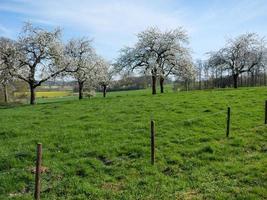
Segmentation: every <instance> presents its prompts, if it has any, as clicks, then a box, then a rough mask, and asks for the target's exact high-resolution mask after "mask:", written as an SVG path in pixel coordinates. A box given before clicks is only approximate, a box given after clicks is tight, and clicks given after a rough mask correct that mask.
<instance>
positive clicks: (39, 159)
mask: <svg viewBox="0 0 267 200" xmlns="http://www.w3.org/2000/svg"><path fill="white" fill-rule="evenodd" d="M41 165H42V144H41V143H38V144H37V158H36V169H35V192H34V198H35V199H36V200H40V190H41Z"/></svg>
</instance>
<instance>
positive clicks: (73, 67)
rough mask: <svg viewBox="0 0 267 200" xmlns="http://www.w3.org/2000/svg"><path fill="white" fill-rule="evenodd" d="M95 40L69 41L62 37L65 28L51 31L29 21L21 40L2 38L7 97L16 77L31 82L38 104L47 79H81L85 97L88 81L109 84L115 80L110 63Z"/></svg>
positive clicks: (0, 71)
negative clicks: (38, 91)
mask: <svg viewBox="0 0 267 200" xmlns="http://www.w3.org/2000/svg"><path fill="white" fill-rule="evenodd" d="M91 43H92V41H90V40H88V39H86V38H81V39H72V40H70V41H69V42H68V43H67V44H64V43H63V42H62V40H61V30H60V29H55V30H53V31H48V30H45V29H42V28H40V27H34V26H32V24H30V23H27V24H25V26H24V27H23V29H22V32H21V34H20V35H19V37H18V39H17V40H11V39H8V38H3V37H1V38H0V81H1V85H2V86H3V91H4V96H5V100H6V101H8V96H7V95H8V92H7V85H8V84H9V83H10V82H11V81H13V80H14V79H19V80H22V81H25V82H26V83H27V84H28V85H29V90H30V103H31V104H35V90H36V88H37V87H38V86H41V85H42V83H44V82H45V81H47V80H49V79H52V78H56V77H58V76H69V77H72V78H74V79H75V80H77V82H78V85H79V99H82V98H83V87H84V84H85V82H89V83H90V84H91V85H92V86H97V85H101V86H103V92H104V96H105V95H106V87H107V85H108V82H109V80H110V79H111V73H110V64H109V63H108V62H107V61H105V60H104V59H103V58H102V57H100V56H99V55H97V53H96V52H95V50H94V48H93V47H92V44H91Z"/></svg>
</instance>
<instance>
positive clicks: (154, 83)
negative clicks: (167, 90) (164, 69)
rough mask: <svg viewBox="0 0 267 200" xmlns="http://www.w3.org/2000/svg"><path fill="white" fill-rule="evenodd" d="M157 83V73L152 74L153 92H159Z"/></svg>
mask: <svg viewBox="0 0 267 200" xmlns="http://www.w3.org/2000/svg"><path fill="white" fill-rule="evenodd" d="M156 84H157V77H156V75H152V94H157V90H156V87H157V85H156Z"/></svg>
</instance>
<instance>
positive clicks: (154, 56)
mask: <svg viewBox="0 0 267 200" xmlns="http://www.w3.org/2000/svg"><path fill="white" fill-rule="evenodd" d="M137 37H138V42H137V43H136V44H135V46H134V47H132V48H130V47H126V48H124V49H122V50H121V55H120V57H119V58H118V60H117V62H116V64H115V66H116V68H117V69H119V70H122V69H123V68H126V69H127V70H129V71H133V70H137V71H138V72H142V73H144V74H150V75H151V79H152V94H156V81H157V77H158V76H159V77H160V85H161V92H163V84H164V79H165V78H166V77H167V76H168V75H169V74H171V73H173V72H174V71H177V70H178V69H179V68H181V66H183V67H185V66H186V65H180V63H179V61H180V60H182V59H181V57H183V58H185V57H187V58H189V56H184V54H187V55H189V51H188V49H187V48H185V47H184V44H187V43H188V39H187V34H186V33H185V31H184V30H183V29H182V28H181V27H179V28H177V29H174V30H171V31H166V32H161V31H160V30H159V29H158V28H149V29H147V30H145V31H143V32H141V33H139V34H138V36H137ZM183 61H184V59H183Z"/></svg>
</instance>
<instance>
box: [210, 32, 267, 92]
mask: <svg viewBox="0 0 267 200" xmlns="http://www.w3.org/2000/svg"><path fill="white" fill-rule="evenodd" d="M264 48H265V41H264V38H260V37H259V36H258V35H257V34H255V33H247V34H243V35H240V36H238V37H237V38H234V39H229V40H228V41H227V43H226V46H225V47H224V48H222V49H220V50H219V51H217V52H212V53H210V54H211V56H210V59H209V65H210V66H219V67H223V68H224V70H230V71H231V73H232V77H233V82H234V88H237V86H238V77H239V75H240V74H242V73H244V72H251V71H252V69H253V68H255V67H256V66H259V65H261V63H262V61H263V52H264Z"/></svg>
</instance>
